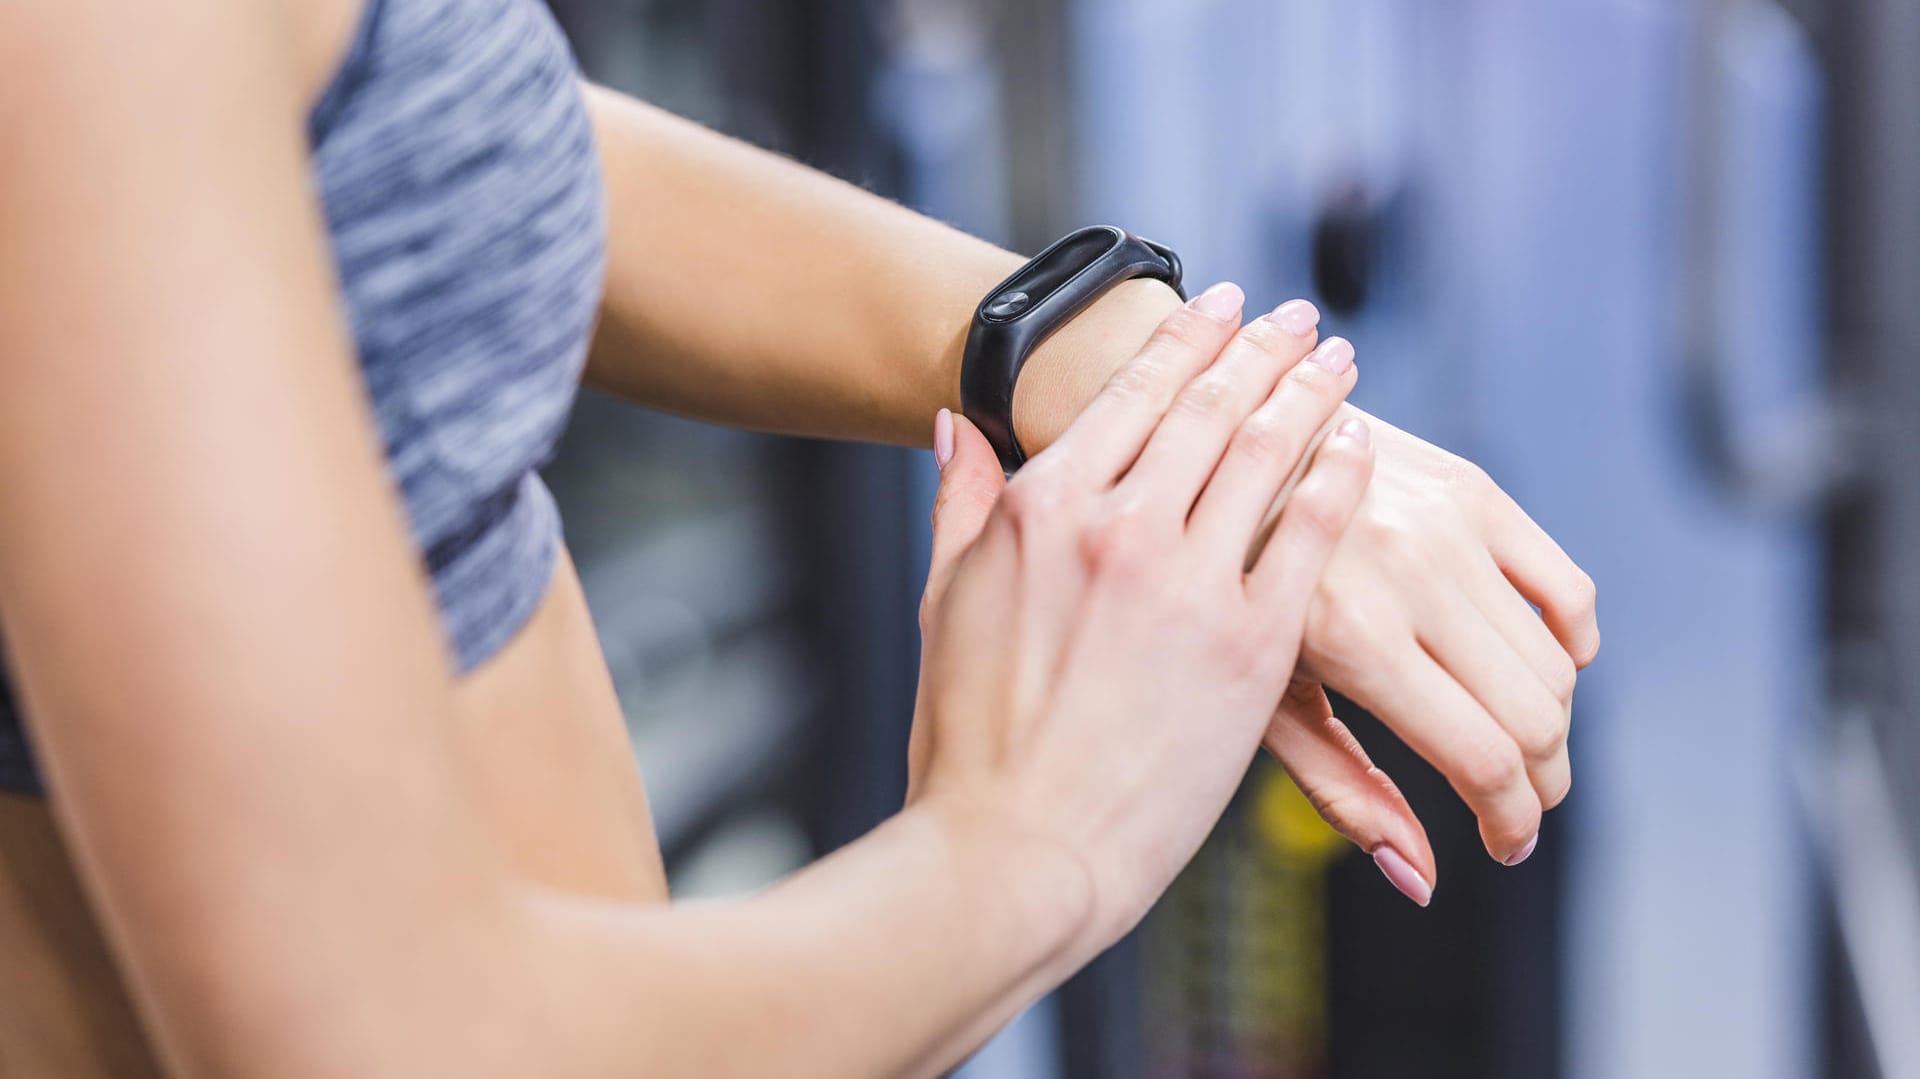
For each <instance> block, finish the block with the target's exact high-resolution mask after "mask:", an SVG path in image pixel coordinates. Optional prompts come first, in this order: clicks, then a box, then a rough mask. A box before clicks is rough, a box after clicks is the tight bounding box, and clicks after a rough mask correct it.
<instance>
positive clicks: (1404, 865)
mask: <svg viewBox="0 0 1920 1079" xmlns="http://www.w3.org/2000/svg"><path fill="white" fill-rule="evenodd" d="M1373 864H1374V865H1377V866H1379V867H1380V872H1381V873H1382V874H1384V875H1385V876H1386V878H1387V882H1388V883H1389V884H1392V885H1393V886H1394V887H1395V888H1398V889H1400V894H1401V895H1404V896H1406V897H1407V898H1408V899H1411V900H1413V901H1414V903H1415V904H1416V905H1418V906H1422V907H1424V906H1426V905H1427V904H1428V903H1431V902H1432V901H1433V885H1431V884H1428V883H1427V882H1426V880H1425V879H1424V878H1422V877H1421V876H1420V874H1419V872H1418V871H1417V870H1415V869H1414V868H1413V863H1411V862H1409V861H1407V860H1406V859H1405V858H1403V857H1401V856H1400V852H1399V851H1397V850H1394V849H1393V848H1392V847H1389V846H1386V845H1384V844H1382V845H1381V846H1378V847H1375V848H1374V851H1373Z"/></svg>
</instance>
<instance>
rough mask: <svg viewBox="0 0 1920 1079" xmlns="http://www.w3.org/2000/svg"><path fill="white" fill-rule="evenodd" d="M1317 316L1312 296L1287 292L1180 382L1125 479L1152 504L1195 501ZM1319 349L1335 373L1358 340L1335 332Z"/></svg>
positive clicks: (1302, 350)
mask: <svg viewBox="0 0 1920 1079" xmlns="http://www.w3.org/2000/svg"><path fill="white" fill-rule="evenodd" d="M1308 312H1311V314H1309V313H1308ZM1319 318H1320V315H1319V312H1318V311H1314V310H1313V305H1312V304H1309V303H1307V302H1306V301H1305V300H1290V301H1288V302H1287V303H1285V304H1282V305H1281V306H1280V307H1279V308H1277V309H1275V310H1274V311H1273V312H1272V313H1271V314H1269V315H1265V316H1262V317H1260V318H1257V319H1254V320H1253V321H1252V322H1249V323H1247V325H1246V326H1245V327H1244V328H1243V329H1241V331H1240V332H1239V333H1238V334H1236V335H1234V338H1233V340H1232V341H1230V342H1228V343H1227V346H1226V348H1224V349H1222V350H1221V352H1220V357H1219V359H1217V360H1215V361H1214V363H1213V365H1212V366H1211V367H1208V368H1207V369H1206V370H1204V371H1202V372H1200V373H1199V374H1198V375H1196V376H1194V378H1193V380H1192V381H1190V382H1188V383H1187V384H1186V385H1185V386H1183V387H1181V389H1180V392H1179V394H1178V395H1176V396H1175V397H1174V399H1173V403H1172V405H1170V406H1169V407H1168V409H1167V414H1166V417H1165V418H1164V419H1162V420H1161V421H1160V425H1159V426H1158V427H1156V428H1155V429H1154V431H1153V434H1152V435H1151V436H1150V437H1149V438H1148V439H1147V445H1146V448H1145V449H1143V450H1141V451H1140V459H1139V460H1138V461H1137V462H1135V464H1134V466H1133V468H1132V470H1131V471H1129V472H1128V473H1127V478H1126V479H1125V480H1123V481H1122V483H1123V484H1124V485H1126V486H1128V487H1133V488H1137V489H1138V493H1139V494H1140V495H1141V496H1142V497H1144V498H1145V499H1147V500H1148V501H1149V502H1150V503H1152V504H1155V505H1178V506H1180V507H1182V508H1185V507H1189V506H1191V505H1193V500H1194V498H1195V496H1196V495H1198V493H1199V491H1200V487H1201V485H1203V484H1204V483H1206V481H1207V477H1208V476H1210V475H1212V474H1213V470H1214V468H1215V467H1216V466H1217V465H1218V464H1219V463H1220V455H1221V453H1222V452H1223V451H1224V450H1225V449H1226V446H1227V442H1228V440H1229V439H1230V438H1232V437H1233V434H1234V431H1235V430H1236V429H1237V428H1238V427H1239V426H1240V425H1241V423H1242V422H1243V421H1244V420H1245V419H1246V418H1247V416H1248V414H1249V413H1251V412H1253V411H1254V410H1255V409H1256V408H1259V407H1260V404H1261V402H1263V401H1265V400H1266V399H1267V397H1268V396H1269V395H1270V394H1272V393H1273V389H1274V384H1275V383H1276V382H1278V381H1279V380H1280V376H1281V375H1283V374H1285V373H1286V372H1288V371H1289V370H1294V369H1297V368H1298V367H1299V365H1300V361H1301V359H1302V357H1304V356H1306V355H1307V353H1308V352H1309V351H1310V350H1313V348H1314V345H1313V336H1312V334H1313V332H1314V331H1313V327H1314V326H1315V325H1317V324H1318V322H1319ZM1316 354H1317V355H1319V356H1320V358H1321V361H1322V363H1323V364H1325V365H1327V368H1326V369H1327V370H1328V371H1329V372H1330V373H1332V374H1334V375H1336V376H1337V375H1341V374H1344V373H1345V371H1346V370H1348V369H1350V368H1351V367H1352V366H1353V346H1351V345H1349V344H1347V343H1346V342H1345V341H1343V340H1341V339H1339V338H1337V337H1336V338H1333V339H1331V340H1328V341H1324V342H1322V343H1321V344H1320V347H1319V349H1318V351H1317V353H1316Z"/></svg>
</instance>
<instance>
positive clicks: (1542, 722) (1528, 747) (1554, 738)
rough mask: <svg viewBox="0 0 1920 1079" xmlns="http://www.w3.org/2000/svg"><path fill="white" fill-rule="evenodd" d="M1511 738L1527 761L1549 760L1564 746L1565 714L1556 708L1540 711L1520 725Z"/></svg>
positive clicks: (1565, 736) (1565, 735)
mask: <svg viewBox="0 0 1920 1079" xmlns="http://www.w3.org/2000/svg"><path fill="white" fill-rule="evenodd" d="M1513 737H1514V742H1515V743H1516V744H1517V745H1519V747H1520V752H1521V754H1522V755H1524V756H1525V757H1526V759H1527V760H1529V761H1536V762H1537V761H1545V760H1550V759H1552V758H1553V756H1554V755H1555V754H1557V753H1559V752H1560V747H1561V746H1562V745H1564V744H1566V740H1567V728H1566V713H1564V712H1562V711H1561V710H1560V709H1558V708H1554V709H1552V710H1550V711H1542V712H1541V714H1539V715H1537V716H1534V717H1532V718H1530V719H1529V720H1528V721H1527V722H1526V723H1525V724H1522V725H1521V728H1520V730H1519V731H1517V732H1515V733H1514V736H1513Z"/></svg>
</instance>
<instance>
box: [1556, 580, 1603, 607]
mask: <svg viewBox="0 0 1920 1079" xmlns="http://www.w3.org/2000/svg"><path fill="white" fill-rule="evenodd" d="M1598 591H1599V590H1598V589H1597V588H1596V587H1595V586H1594V583H1593V578H1592V577H1589V576H1588V575H1587V572H1586V571H1585V570H1582V569H1576V570H1574V571H1573V573H1572V574H1571V575H1570V576H1569V577H1568V580H1567V584H1566V587H1565V589H1564V590H1563V591H1562V594H1561V597H1560V601H1561V602H1562V603H1563V604H1565V605H1566V609H1567V610H1568V611H1569V612H1571V613H1574V614H1578V615H1582V616H1584V615H1590V614H1592V613H1593V609H1594V604H1595V602H1596V601H1597V600H1598V598H1599V596H1598Z"/></svg>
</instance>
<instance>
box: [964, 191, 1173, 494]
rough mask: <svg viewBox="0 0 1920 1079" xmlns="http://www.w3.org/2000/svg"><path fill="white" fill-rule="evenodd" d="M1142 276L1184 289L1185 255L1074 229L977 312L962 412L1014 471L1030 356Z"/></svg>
mask: <svg viewBox="0 0 1920 1079" xmlns="http://www.w3.org/2000/svg"><path fill="white" fill-rule="evenodd" d="M1136 277H1151V278H1155V279H1157V280H1160V281H1165V282H1166V283H1167V284H1168V285H1170V286H1171V287H1172V288H1173V291H1174V292H1176V293H1179V295H1180V298H1181V299H1183V300H1184V299H1186V296H1187V294H1186V292H1185V291H1184V290H1183V289H1181V287H1180V256H1178V255H1176V254H1174V253H1173V252H1172V251H1170V250H1168V249H1167V248H1166V247H1165V246H1163V245H1161V244H1157V243H1154V242H1153V241H1152V240H1144V239H1141V238H1140V237H1138V236H1135V235H1133V234H1132V233H1129V232H1127V231H1126V230H1124V229H1119V228H1115V227H1113V226H1112V225H1092V226H1089V227H1087V228H1083V229H1080V230H1078V231H1075V232H1070V233H1068V234H1067V235H1065V236H1063V237H1061V238H1060V239H1058V240H1056V241H1054V243H1053V244H1052V246H1050V247H1048V248H1047V249H1046V250H1045V251H1042V252H1040V253H1039V254H1038V255H1035V256H1034V257H1033V260H1032V261H1030V262H1028V263H1027V264H1026V265H1025V266H1022V267H1020V268H1019V269H1018V270H1016V271H1014V274H1013V276H1011V277H1009V278H1007V279H1006V280H1005V281H1002V282H1000V283H999V284H998V285H996V286H994V289H993V291H992V292H989V293H987V295H986V298H985V299H983V300H981V301H980V306H979V307H976V308H974V311H973V325H972V326H971V327H969V328H968V330H967V347H966V351H965V352H963V353H962V354H961V358H960V407H961V408H962V409H964V410H965V412H966V415H967V418H968V419H969V420H972V421H973V424H974V426H975V427H978V428H979V429H980V433H981V434H984V435H986V436H987V441H988V442H990V443H992V444H993V449H994V452H995V453H998V454H999V455H1000V465H1001V467H1002V468H1004V469H1006V471H1007V472H1009V473H1011V472H1013V471H1014V470H1015V469H1017V468H1019V467H1020V466H1021V464H1023V463H1024V462H1025V461H1026V459H1027V455H1026V451H1024V450H1022V449H1021V448H1020V439H1019V438H1018V437H1017V436H1015V435H1014V433H1013V383H1014V380H1015V379H1017V378H1019V377H1020V368H1021V367H1022V366H1024V365H1025V364H1026V362H1027V356H1028V355H1030V354H1031V353H1032V352H1033V350H1034V348H1035V347H1036V346H1038V345H1039V344H1040V342H1041V341H1044V340H1046V338H1047V336H1048V335H1049V334H1051V333H1053V331H1055V330H1057V329H1059V328H1060V327H1061V326H1063V325H1065V324H1066V322H1067V320H1068V319H1070V318H1072V317H1073V316H1075V315H1077V314H1079V313H1080V312H1081V311H1082V310H1084V309H1085V308H1086V306H1087V305H1088V304H1090V303H1092V302H1093V301H1095V300H1097V299H1099V298H1100V297H1101V296H1102V295H1103V294H1105V293H1106V291H1107V290H1108V289H1111V288H1112V287H1114V286H1115V285H1118V284H1119V283H1121V282H1122V281H1129V280H1132V279H1133V278H1136Z"/></svg>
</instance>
